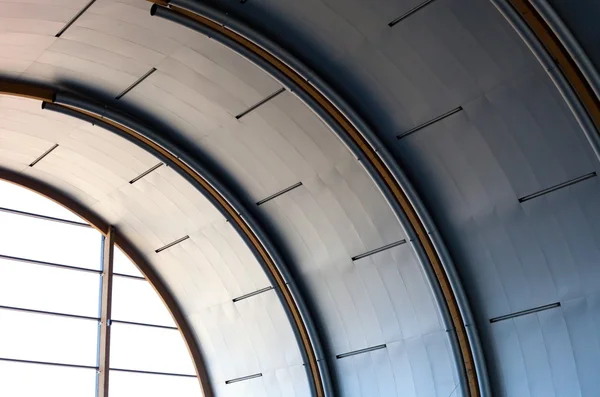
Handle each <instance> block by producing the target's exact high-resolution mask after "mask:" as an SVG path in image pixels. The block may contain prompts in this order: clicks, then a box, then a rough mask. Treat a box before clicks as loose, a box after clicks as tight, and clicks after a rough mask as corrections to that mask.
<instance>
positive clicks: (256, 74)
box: [180, 33, 280, 104]
mask: <svg viewBox="0 0 600 397" xmlns="http://www.w3.org/2000/svg"><path fill="white" fill-rule="evenodd" d="M193 37H194V40H191V41H190V42H189V43H187V47H185V48H182V49H181V50H180V54H181V55H182V59H187V60H188V61H189V60H193V62H194V63H196V62H197V66H195V67H194V68H195V69H196V68H198V67H206V66H212V67H213V68H214V66H215V65H218V66H219V68H218V69H220V70H219V74H221V75H222V76H223V75H229V76H232V77H233V80H232V81H231V82H230V83H229V84H233V86H232V88H234V90H237V89H238V85H239V83H240V82H243V84H244V85H248V86H250V87H252V88H254V89H255V90H256V92H257V93H258V94H259V95H260V96H259V97H258V98H255V99H256V101H254V102H251V103H250V104H254V103H255V102H257V101H259V100H261V99H262V98H263V97H265V96H267V95H269V94H271V93H272V92H274V91H275V90H277V89H278V88H280V86H279V83H277V81H275V79H273V78H272V77H271V76H270V75H269V74H267V73H265V72H263V71H262V69H260V68H258V67H257V66H255V65H254V64H253V63H251V62H250V61H248V60H246V59H245V58H243V57H241V56H239V55H238V54H237V53H235V52H233V51H232V50H230V49H229V48H227V47H225V46H224V45H222V44H220V43H218V42H217V41H215V40H212V39H209V38H208V37H206V36H203V35H201V34H199V33H194V36H193ZM203 58H204V59H203ZM213 73H214V72H213ZM220 81H221V83H223V81H222V80H220Z"/></svg>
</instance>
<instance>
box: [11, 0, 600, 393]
mask: <svg viewBox="0 0 600 397" xmlns="http://www.w3.org/2000/svg"><path fill="white" fill-rule="evenodd" d="M161 3H163V4H162V5H163V6H165V5H166V3H167V2H161ZM425 3H427V4H425ZM532 3H535V6H536V7H539V6H540V1H537V0H536V1H532ZM548 3H549V4H550V6H553V5H554V3H557V5H556V10H557V13H556V14H557V15H559V16H562V17H564V18H565V25H566V26H569V27H570V28H571V29H573V32H574V34H573V36H574V37H575V38H576V39H577V40H580V44H581V48H583V49H585V50H586V51H588V56H589V57H590V59H591V60H592V62H594V61H595V60H596V58H597V56H596V55H597V54H595V53H593V46H591V44H589V43H591V42H593V40H592V41H588V40H587V39H584V38H583V37H586V38H587V37H592V36H593V32H592V33H589V32H588V31H586V30H585V29H592V28H591V27H589V26H588V27H587V28H586V27H585V26H579V27H578V26H577V21H578V20H579V18H583V17H581V11H577V10H581V9H584V8H583V7H585V5H582V3H578V4H577V5H576V6H577V7H575V6H573V8H571V6H570V5H569V4H567V3H565V2H559V1H556V2H555V1H548ZM559 3H560V4H559ZM89 4H91V5H89ZM219 4H221V6H223V7H224V8H225V10H226V11H227V12H229V13H230V14H231V15H235V16H236V18H239V19H241V20H244V21H246V22H247V23H248V24H249V25H251V26H255V27H258V29H259V30H260V31H262V32H263V33H264V34H265V35H267V36H268V37H271V38H275V39H276V40H277V42H278V43H279V44H280V45H281V46H282V47H283V48H285V49H286V50H288V51H289V52H291V53H293V54H295V55H296V56H297V57H298V58H299V59H300V60H301V61H302V62H304V63H305V64H306V65H307V66H308V67H310V68H311V69H313V70H315V71H316V72H317V73H318V75H319V76H320V77H321V78H322V79H323V80H324V81H327V82H328V83H329V84H330V85H331V87H332V88H333V90H334V91H335V92H337V93H338V94H339V95H340V96H341V97H343V98H344V99H346V100H347V101H348V103H349V105H350V106H351V107H352V108H354V109H356V111H357V112H358V113H359V114H360V115H361V116H362V117H363V118H364V119H365V120H366V122H367V124H368V125H369V126H370V127H371V128H372V129H373V131H375V132H376V134H377V135H378V137H379V139H381V141H382V142H383V145H384V146H385V147H386V148H387V150H388V151H389V152H391V154H392V156H393V157H394V158H393V159H391V160H390V161H394V162H395V163H396V164H395V165H396V166H399V167H401V169H402V170H403V171H404V172H405V173H406V174H407V176H408V179H410V182H411V183H412V184H413V185H414V186H415V187H416V190H417V192H418V193H419V196H420V197H421V198H422V199H423V202H424V207H425V208H427V210H428V211H429V212H430V213H431V216H432V219H433V221H434V222H435V225H436V226H437V228H435V229H432V230H427V232H428V233H432V235H435V236H436V237H437V238H441V239H443V241H444V243H445V245H446V246H447V248H448V252H449V254H450V256H451V258H452V260H453V262H454V264H455V266H456V270H457V275H458V276H459V277H460V281H461V282H462V284H463V286H464V289H465V291H466V298H468V303H469V304H470V306H471V307H472V309H473V320H474V323H473V324H467V332H469V330H470V329H472V328H469V327H471V326H472V327H473V328H476V329H477V330H478V331H479V333H480V336H481V341H482V347H483V351H482V352H479V353H482V354H483V356H484V357H485V360H486V364H487V367H488V372H489V378H490V385H491V389H492V390H493V391H494V395H499V396H518V397H522V396H525V397H528V396H541V395H543V396H563V395H565V396H577V395H581V396H595V395H598V394H600V378H598V377H597V376H596V372H597V371H596V370H595V369H596V363H597V362H598V360H600V339H599V338H598V333H597V332H596V330H597V328H598V326H599V325H600V267H599V266H598V262H599V260H600V250H599V249H598V247H599V246H600V244H599V243H600V237H598V236H600V233H599V232H600V229H599V226H598V225H600V210H599V209H598V206H597V201H598V196H599V193H600V183H599V181H598V178H597V173H598V172H600V169H599V168H600V167H599V164H598V159H597V158H596V156H595V155H594V151H593V150H592V148H591V146H590V143H589V142H588V140H587V139H586V135H585V134H584V133H583V131H582V128H581V127H580V124H579V123H578V120H577V119H576V118H575V117H574V116H573V112H572V110H571V108H569V105H568V104H567V102H566V101H565V98H564V97H563V95H562V94H561V92H559V90H558V89H557V88H556V85H555V84H554V82H553V81H552V80H551V79H550V77H549V76H548V73H547V71H546V70H544V68H543V67H541V66H540V64H539V62H538V60H537V59H536V57H535V56H534V54H533V53H532V52H531V51H530V50H529V48H527V46H526V45H525V43H524V42H523V41H522V39H521V38H520V37H519V35H518V34H517V32H516V31H515V30H514V29H513V27H512V26H511V25H510V24H509V22H508V21H507V20H506V19H505V18H504V17H503V15H502V14H501V13H500V12H498V10H497V9H496V8H495V7H494V5H493V4H492V2H486V1H480V0H434V1H427V2H422V4H421V3H420V2H414V1H408V0H400V1H388V0H375V1H373V2H367V1H362V0H352V1H345V0H327V1H325V0H307V1H302V2H297V1H292V0H277V1H272V0H249V1H246V2H243V3H240V2H220V3H219ZM87 5H89V7H88V8H85V7H86V6H87ZM150 6H151V4H149V3H146V2H144V1H142V0H96V1H95V2H93V3H90V2H89V1H87V0H83V1H81V0H77V1H62V0H61V1H56V2H53V3H52V4H50V3H49V2H45V1H31V2H15V1H4V0H0V78H2V79H3V80H2V83H1V84H0V167H2V169H4V170H6V172H7V173H10V175H12V176H13V177H14V178H16V179H18V178H21V179H19V180H21V181H38V182H40V181H41V182H43V186H46V187H51V188H50V190H52V189H54V190H56V191H57V192H61V193H62V194H63V195H65V196H66V197H68V198H69V199H70V200H72V202H74V203H77V205H79V206H80V208H84V209H88V210H89V212H90V214H91V216H92V217H96V219H97V220H99V223H98V224H99V225H101V228H103V229H106V230H108V225H112V226H114V227H115V228H116V230H117V231H118V233H119V234H120V235H122V236H123V238H124V239H126V240H127V241H128V242H130V243H131V246H132V247H135V249H136V252H138V253H139V258H138V260H139V261H144V262H146V263H148V266H149V268H150V269H151V270H152V271H153V272H154V273H153V274H155V275H156V278H157V280H160V281H161V282H162V283H163V284H164V286H165V291H168V292H169V293H170V295H169V296H172V302H173V305H176V307H177V308H178V310H179V312H180V313H181V318H182V319H184V320H185V323H186V324H188V325H189V330H190V334H191V335H192V337H193V338H194V341H195V343H197V345H199V346H200V349H201V352H202V358H203V359H204V362H205V364H206V370H207V372H208V376H207V377H206V379H205V381H206V382H207V384H208V385H209V386H208V387H209V389H207V390H210V391H208V392H207V394H206V395H207V396H208V395H209V394H210V393H211V391H212V394H213V395H215V396H240V395H243V396H254V397H272V396H273V397H275V396H283V395H285V396H296V397H304V396H310V395H315V393H316V392H317V393H318V391H316V390H315V389H314V385H313V383H312V380H311V378H310V377H309V376H307V371H306V364H307V362H306V355H305V354H304V353H303V349H304V348H305V346H304V347H303V345H302V344H301V343H299V339H298V338H297V337H296V336H297V335H296V334H295V330H294V327H293V326H292V325H291V324H293V322H290V321H289V317H288V314H287V309H286V308H285V307H284V306H283V305H282V301H281V300H280V299H279V298H278V295H277V294H278V292H277V291H276V290H271V289H270V288H269V287H270V286H272V285H271V282H270V279H269V277H267V275H266V274H265V272H264V267H263V266H262V264H261V263H260V262H259V261H258V260H257V257H256V256H255V255H254V253H253V251H252V250H251V249H250V248H248V245H247V244H246V242H245V240H244V237H243V236H242V234H240V233H238V229H236V227H237V226H234V225H232V224H231V222H227V220H226V218H225V216H224V215H223V213H222V212H220V211H219V210H218V209H217V208H216V207H215V205H214V203H213V202H212V201H211V200H209V199H207V198H206V197H205V196H204V195H203V194H202V193H201V192H200V191H199V190H197V189H196V188H194V186H193V185H192V184H191V183H190V181H189V180H188V179H186V178H185V177H183V176H182V175H181V174H179V173H178V172H176V170H174V169H173V167H172V166H170V165H169V164H168V163H167V162H165V161H164V159H162V158H157V157H156V156H154V155H152V154H149V153H148V152H146V151H145V150H143V149H141V148H140V147H138V146H136V145H135V144H133V143H132V142H130V141H128V140H126V139H123V138H122V137H121V136H118V135H114V134H110V133H107V131H105V130H103V129H101V128H97V126H94V125H91V124H90V123H89V122H88V121H82V120H78V119H76V118H72V117H68V116H66V115H63V114H59V113H55V112H50V111H44V110H41V109H40V102H39V101H40V100H44V101H46V102H53V101H54V99H55V97H54V92H63V93H64V92H74V93H78V94H80V95H85V96H87V97H90V98H93V99H94V100H95V101H96V102H97V103H100V104H103V105H106V106H108V107H109V109H122V110H124V111H126V112H128V113H130V114H133V115H135V117H137V118H138V119H139V120H142V121H143V122H144V124H145V125H149V126H151V127H152V131H153V132H154V133H155V134H157V135H156V136H157V137H159V138H161V139H166V140H168V141H169V142H171V143H172V144H173V145H174V148H180V149H181V148H183V149H185V152H186V153H188V154H191V155H192V156H191V157H192V159H193V160H194V161H198V162H199V163H202V164H203V166H205V167H206V169H208V170H210V172H211V174H212V175H214V176H216V177H217V179H218V180H219V181H222V182H223V184H224V185H225V186H227V187H228V189H230V191H231V193H232V196H233V198H234V199H235V201H236V202H239V203H240V204H241V207H243V208H244V209H245V210H247V211H248V213H247V217H249V218H252V219H256V220H257V223H258V224H260V225H261V226H262V230H264V231H265V232H266V236H265V237H268V239H269V240H272V241H273V242H274V245H275V246H276V247H277V249H278V250H280V251H281V253H282V255H281V259H282V260H283V261H284V262H285V265H287V267H288V268H289V270H290V271H289V274H287V275H286V278H285V282H286V283H290V284H293V287H294V288H297V291H298V293H299V294H300V293H301V295H302V296H303V297H304V298H305V299H306V307H304V308H303V310H304V309H306V312H307V313H308V312H310V313H311V314H312V315H313V316H314V320H315V322H314V325H315V326H314V332H315V334H317V333H318V337H320V339H321V342H322V343H323V349H322V350H321V349H315V351H314V352H315V354H316V357H315V359H316V361H317V362H318V363H319V364H322V363H327V364H329V368H330V374H331V377H332V380H333V385H334V388H333V393H332V394H335V395H339V396H352V397H358V396H365V397H395V396H403V397H404V396H418V397H422V396H427V397H429V396H436V397H448V396H458V395H462V396H467V395H469V387H468V385H466V384H464V382H461V380H462V377H461V371H462V369H461V368H460V367H459V366H458V365H457V360H456V358H457V357H458V355H460V352H457V351H456V350H455V347H454V346H455V345H454V344H453V339H452V337H451V335H452V332H453V330H452V329H448V328H446V324H447V321H446V320H447V318H446V317H445V314H444V311H443V310H442V309H443V308H442V307H440V306H439V305H438V302H439V300H438V295H436V291H434V290H432V289H431V288H430V285H429V283H428V278H427V274H426V272H425V270H426V269H424V267H423V263H422V260H421V257H419V256H417V254H416V253H415V251H414V250H413V249H412V247H413V246H414V244H415V242H414V241H412V235H411V234H410V233H406V232H405V230H404V228H403V225H402V224H401V223H400V222H399V220H398V218H397V217H396V216H395V213H394V211H393V210H392V209H391V208H390V205H388V202H387V201H386V197H384V194H382V190H381V189H380V185H378V183H377V181H374V180H373V179H372V178H371V177H370V175H371V174H370V173H369V172H370V171H369V172H367V171H368V167H369V165H368V164H365V163H364V162H362V161H359V160H358V159H357V158H356V157H355V156H354V154H353V153H352V152H351V151H349V150H348V147H346V144H347V142H342V141H340V140H339V139H338V138H337V137H336V135H335V134H334V133H332V131H331V130H330V128H329V127H328V125H327V124H326V123H325V122H324V121H327V120H325V118H324V117H323V115H320V114H319V115H316V114H315V113H314V112H313V111H312V110H311V109H309V108H308V107H307V106H306V104H305V103H304V102H303V101H301V100H300V99H298V97H297V96H296V95H295V94H298V95H299V96H301V95H300V94H299V93H296V92H289V91H288V90H284V91H281V89H282V88H289V87H282V86H281V84H280V83H279V82H278V81H276V80H275V79H273V78H272V77H271V76H270V75H268V74H267V73H265V72H264V71H262V70H261V69H260V68H258V67H257V66H256V65H254V64H252V63H251V62H249V61H247V60H246V59H244V58H243V57H240V56H239V55H238V54H236V53H234V52H232V51H230V49H228V48H226V47H225V46H223V45H221V44H220V43H218V42H217V41H215V40H212V39H210V38H208V37H205V36H203V35H201V34H199V33H197V32H194V31H192V30H189V29H186V28H184V27H181V26H179V25H177V24H175V23H173V22H170V21H167V20H163V19H160V18H155V17H152V16H150V13H149V9H150ZM589 7H590V10H592V5H591V4H590V5H589ZM82 10H84V12H80V11H82ZM574 10H575V11H577V12H575V11H574ZM544 15H546V14H544ZM574 15H575V16H574ZM577 15H579V16H577ZM590 15H592V14H591V13H590ZM75 16H77V18H74V17H75ZM590 18H591V16H590ZM588 25H589V24H588ZM553 26H554V25H553ZM65 27H66V29H65ZM579 28H581V30H578V29H579ZM584 28H585V29H584ZM59 32H60V34H59V35H58V33H59ZM57 35H58V36H60V37H56V36H57ZM586 35H588V36H586ZM560 37H566V36H560ZM590 40H591V39H590ZM570 48H574V47H570ZM588 49H590V50H588ZM551 72H552V73H558V72H560V71H556V70H554V71H551ZM588 75H590V74H586V76H588ZM586 78H587V77H586ZM4 79H8V80H6V81H5V80H4ZM8 81H10V83H8ZM23 83H27V84H26V86H27V87H29V88H28V89H27V90H21V91H20V96H21V97H14V96H6V95H2V94H3V93H7V92H14V91H15V89H14V88H15V87H16V86H23ZM30 83H34V84H30ZM590 86H591V87H592V88H594V87H595V85H594V84H590ZM40 87H49V88H50V89H48V88H40ZM32 98H34V99H37V100H34V99H32ZM458 109H459V110H458ZM236 116H238V117H236ZM94 117H100V118H101V117H102V112H101V109H100V110H99V111H98V114H96V115H95V116H94ZM398 137H401V139H399V138H398ZM54 145H58V146H54ZM50 148H54V149H53V150H51V151H48V150H49V149H50ZM169 153H170V152H169ZM44 154H45V155H44ZM171 154H172V155H174V153H171ZM42 155H44V156H42ZM175 157H176V156H175ZM36 159H39V161H37V162H35V164H34V166H30V164H32V163H33V162H34V161H35V160H36ZM161 162H164V164H165V165H164V166H158V167H157V165H158V164H159V163H161ZM148 171H150V172H148ZM132 181H134V182H133V183H131V182H132ZM520 199H521V201H520ZM257 203H260V205H257ZM238 215H240V214H238ZM241 218H244V214H241ZM92 223H94V222H92ZM105 232H106V231H105ZM185 236H188V238H185V239H184V237H185ZM403 240H404V241H405V242H406V243H405V244H402V243H400V242H401V241H403ZM175 242H176V243H175ZM173 243H175V244H173ZM165 247H167V248H165ZM163 248H164V249H163ZM442 248H443V247H442ZM442 248H439V247H436V249H438V250H442ZM157 251H158V252H157ZM442 251H443V250H442ZM353 259H354V260H353ZM290 288H291V287H290ZM294 298H299V296H298V297H294ZM302 320H308V319H302ZM321 369H322V368H321ZM321 375H326V373H325V372H324V373H323V374H321ZM323 379H326V376H323Z"/></svg>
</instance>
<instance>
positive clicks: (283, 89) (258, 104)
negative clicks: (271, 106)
mask: <svg viewBox="0 0 600 397" xmlns="http://www.w3.org/2000/svg"><path fill="white" fill-rule="evenodd" d="M284 91H285V88H280V89H278V90H277V91H275V92H274V93H272V94H271V95H269V96H268V97H266V98H265V99H262V100H260V101H259V102H257V103H255V104H254V105H252V106H250V107H249V108H248V109H246V110H244V111H243V112H242V113H240V114H238V115H237V116H235V118H236V119H238V120H239V119H241V118H242V117H244V116H245V115H247V114H248V113H250V112H251V111H253V110H255V109H257V108H259V107H261V106H262V105H264V104H265V103H267V102H269V101H270V100H271V99H273V98H275V97H276V96H277V95H279V94H281V93H282V92H284Z"/></svg>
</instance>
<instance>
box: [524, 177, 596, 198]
mask: <svg viewBox="0 0 600 397" xmlns="http://www.w3.org/2000/svg"><path fill="white" fill-rule="evenodd" d="M595 176H596V172H595V171H594V172H590V173H589V174H586V175H582V176H580V177H577V178H574V179H571V180H569V181H566V182H563V183H559V184H558V185H554V186H551V187H549V188H547V189H544V190H540V191H539V192H536V193H533V194H530V195H527V196H523V197H521V198H520V199H519V203H524V202H525V201H529V200H532V199H534V198H537V197H540V196H543V195H545V194H548V193H552V192H554V191H556V190H560V189H562V188H565V187H567V186H571V185H574V184H576V183H579V182H583V181H585V180H587V179H590V178H593V177H595Z"/></svg>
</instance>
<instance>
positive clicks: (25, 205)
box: [0, 181, 87, 223]
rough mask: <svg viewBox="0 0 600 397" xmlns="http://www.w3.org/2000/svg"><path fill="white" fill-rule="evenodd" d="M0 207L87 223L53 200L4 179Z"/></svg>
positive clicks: (0, 191) (1, 185) (0, 193)
mask: <svg viewBox="0 0 600 397" xmlns="http://www.w3.org/2000/svg"><path fill="white" fill-rule="evenodd" d="M0 207H4V208H10V209H13V210H18V211H24V212H31V213H34V214H39V215H46V216H51V217H53V218H59V219H67V220H70V221H75V222H84V223H87V222H85V221H84V220H83V219H81V218H79V217H78V216H77V215H75V214H74V213H72V212H71V211H69V210H68V209H66V208H64V207H63V206H61V205H59V204H56V203H55V202H54V201H51V200H48V199H47V198H45V197H44V196H41V195H39V194H37V193H35V192H33V191H31V190H29V189H25V188H24V187H21V186H17V185H15V184H12V183H10V182H6V181H0Z"/></svg>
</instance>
